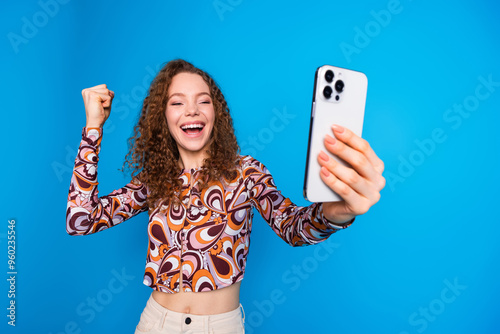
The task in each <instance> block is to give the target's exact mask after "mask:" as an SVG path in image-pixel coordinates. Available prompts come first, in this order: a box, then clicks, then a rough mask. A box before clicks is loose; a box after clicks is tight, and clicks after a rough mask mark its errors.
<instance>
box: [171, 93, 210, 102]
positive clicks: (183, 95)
mask: <svg viewBox="0 0 500 334" xmlns="http://www.w3.org/2000/svg"><path fill="white" fill-rule="evenodd" d="M176 95H177V96H182V97H185V96H186V95H185V94H182V93H173V94H172V95H170V96H169V97H168V100H170V99H171V98H172V97H173V96H176ZM201 95H208V96H209V97H210V98H211V96H210V94H209V93H207V92H201V93H198V94H196V96H197V97H198V96H201Z"/></svg>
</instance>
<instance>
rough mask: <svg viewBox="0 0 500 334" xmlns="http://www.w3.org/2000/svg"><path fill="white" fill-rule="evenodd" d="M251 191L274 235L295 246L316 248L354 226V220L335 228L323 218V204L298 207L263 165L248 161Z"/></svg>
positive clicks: (255, 161) (253, 160) (258, 208)
mask: <svg viewBox="0 0 500 334" xmlns="http://www.w3.org/2000/svg"><path fill="white" fill-rule="evenodd" d="M247 159H248V162H247V165H246V168H245V169H244V170H245V175H246V176H247V181H246V182H248V183H247V189H249V191H250V196H251V198H252V201H253V202H254V204H255V207H256V208H257V210H258V211H259V213H260V214H261V216H262V217H263V218H264V220H265V221H266V222H267V223H268V224H269V226H270V227H271V228H272V229H273V231H274V232H275V233H276V234H277V235H278V236H280V237H281V238H282V239H283V240H284V241H285V242H286V243H288V244H289V245H291V246H304V245H313V244H316V243H319V242H321V241H324V240H326V239H327V238H328V237H329V236H330V235H332V234H333V233H335V232H337V231H338V230H341V229H343V228H346V227H348V226H350V225H351V224H352V223H353V222H354V218H353V219H352V220H350V221H349V222H346V223H344V224H335V223H333V222H331V221H329V220H327V219H326V218H325V217H324V215H323V204H322V203H312V204H311V205H309V206H307V207H301V206H297V205H295V204H294V203H292V201H291V200H290V199H289V198H285V197H284V196H283V195H282V194H281V192H280V191H279V190H278V189H276V185H275V184H274V180H273V177H272V176H271V174H270V173H269V171H268V170H267V168H266V167H265V166H264V165H263V164H262V163H260V162H259V161H257V160H255V159H253V158H251V157H247Z"/></svg>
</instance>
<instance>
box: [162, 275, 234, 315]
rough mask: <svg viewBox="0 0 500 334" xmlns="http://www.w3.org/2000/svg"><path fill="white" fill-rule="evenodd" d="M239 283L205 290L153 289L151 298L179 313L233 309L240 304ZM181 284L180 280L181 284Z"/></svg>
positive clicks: (222, 311)
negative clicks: (166, 290)
mask: <svg viewBox="0 0 500 334" xmlns="http://www.w3.org/2000/svg"><path fill="white" fill-rule="evenodd" d="M240 284H241V282H237V283H234V284H232V285H230V286H228V287H225V288H221V289H217V290H212V291H205V292H185V291H182V290H179V292H177V293H167V292H161V291H157V290H154V291H153V298H154V300H156V301H157V302H158V303H159V304H160V305H162V306H163V307H165V308H167V309H169V310H171V311H174V312H180V313H189V314H198V315H207V314H219V313H225V312H229V311H233V310H235V309H237V308H238V307H239V306H240ZM180 286H182V281H181V285H180Z"/></svg>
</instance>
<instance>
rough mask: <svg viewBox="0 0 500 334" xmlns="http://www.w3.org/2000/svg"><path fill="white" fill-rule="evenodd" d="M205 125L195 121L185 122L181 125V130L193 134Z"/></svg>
mask: <svg viewBox="0 0 500 334" xmlns="http://www.w3.org/2000/svg"><path fill="white" fill-rule="evenodd" d="M204 127H205V125H204V124H200V123H196V124H187V125H183V126H181V129H182V131H184V132H185V133H187V134H188V135H194V134H197V133H200V132H201V130H203V128H204Z"/></svg>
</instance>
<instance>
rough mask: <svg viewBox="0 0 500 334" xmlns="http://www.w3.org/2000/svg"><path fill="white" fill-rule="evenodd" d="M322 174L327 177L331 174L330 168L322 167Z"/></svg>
mask: <svg viewBox="0 0 500 334" xmlns="http://www.w3.org/2000/svg"><path fill="white" fill-rule="evenodd" d="M321 174H323V175H324V176H326V177H328V176H330V172H329V171H328V169H326V167H321Z"/></svg>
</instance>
